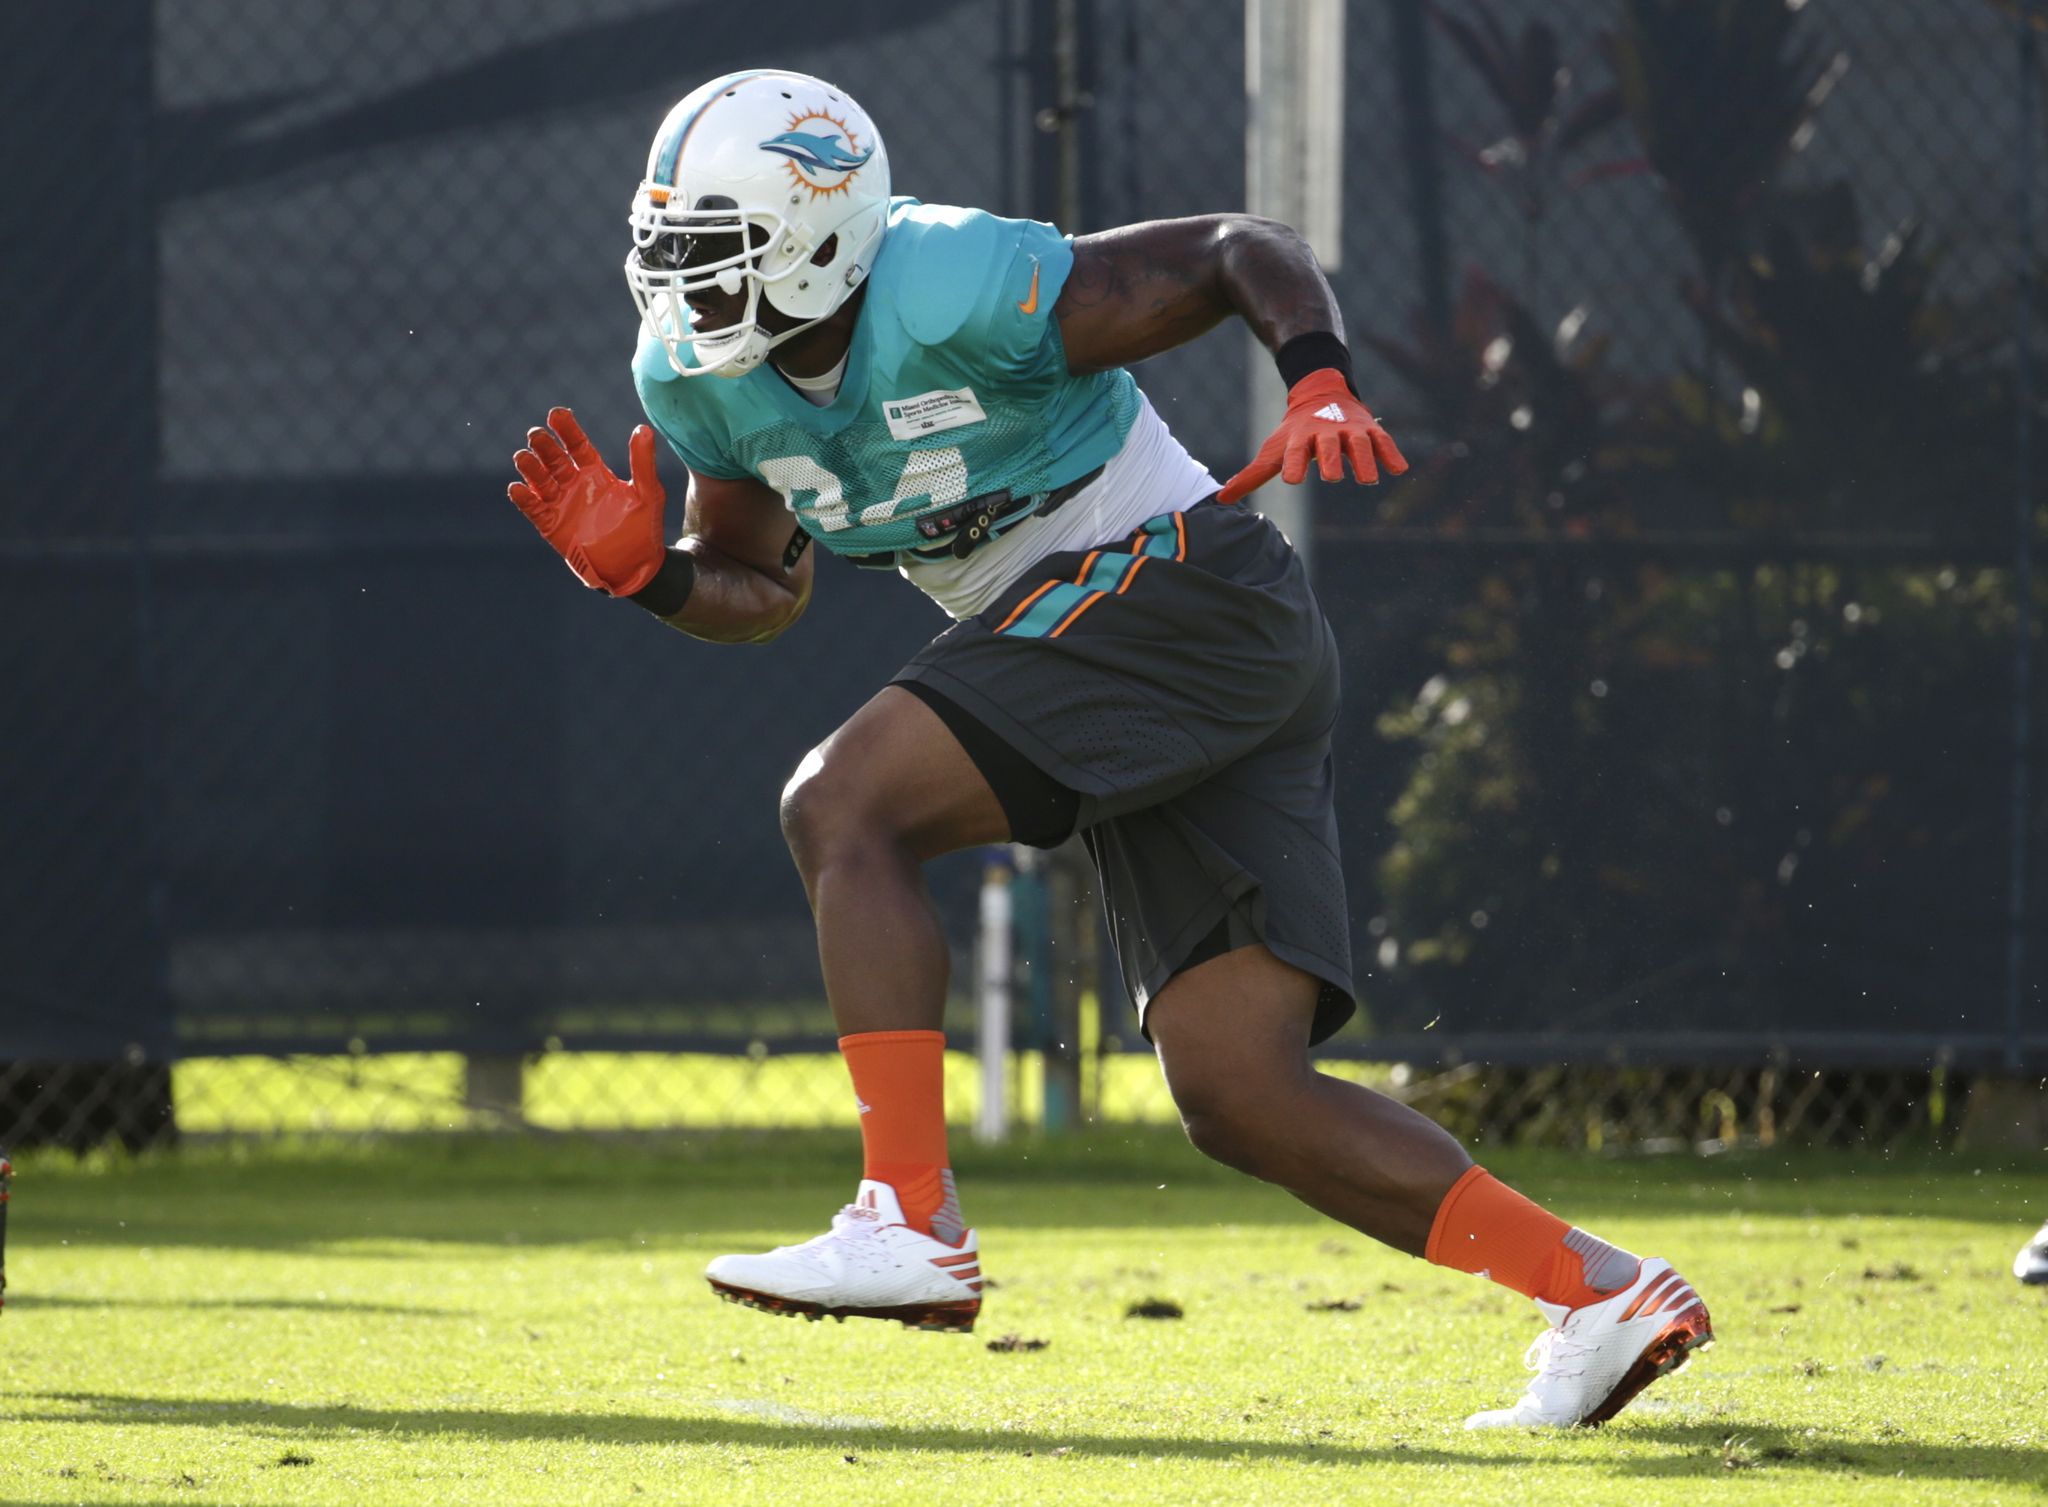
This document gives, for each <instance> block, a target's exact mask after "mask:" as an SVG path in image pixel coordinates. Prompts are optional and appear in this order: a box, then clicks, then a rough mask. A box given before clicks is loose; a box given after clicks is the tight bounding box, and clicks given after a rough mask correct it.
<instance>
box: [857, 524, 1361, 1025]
mask: <svg viewBox="0 0 2048 1507" xmlns="http://www.w3.org/2000/svg"><path fill="white" fill-rule="evenodd" d="M896 681H897V683H899V684H909V685H912V686H914V687H915V688H917V690H918V691H920V692H923V691H929V692H932V693H936V695H937V696H939V697H942V698H944V699H945V700H946V701H949V702H951V703H952V704H953V706H954V707H957V708H958V709H960V710H962V711H965V712H966V713H967V714H968V715H969V716H970V717H972V718H974V719H975V720H976V721H978V722H979V723H981V724H982V725H983V726H984V727H986V728H987V729H988V730H989V732H991V733H993V734H994V735H995V736H996V737H997V738H999V739H1000V740H1001V741H1002V742H1003V743H1004V744H1007V745H1008V746H1009V748H1011V749H1014V750H1015V751H1016V753H1018V754H1020V755H1022V756H1023V758H1024V759H1026V760H1028V761H1029V762H1030V764H1031V765H1032V766H1035V768H1036V769H1037V770H1039V771H1042V772H1043V773H1044V774H1046V775H1048V776H1050V777H1051V778H1052V780H1054V781H1057V782H1058V784H1060V785H1063V786H1065V787H1067V789H1069V790H1071V791H1074V792H1076V793H1077V794H1078V796H1079V800H1078V802H1077V803H1075V804H1074V806H1073V808H1072V809H1073V810H1074V812H1075V814H1074V818H1073V827H1074V828H1075V829H1077V830H1079V831H1080V833H1081V834H1082V836H1083V838H1084V840H1085V841H1086V842H1087V845H1088V851H1089V852H1090V854H1091V855H1092V856H1093V857H1094V859H1095V866H1096V870H1097V872H1098V873H1099V874H1100V876H1101V880H1102V891H1103V903H1104V907H1105V909H1106V911H1107V913H1108V918H1109V929H1110V936H1111V939H1112V941H1113V942H1114V944H1115V947H1116V953H1117V959H1118V962H1119V964H1120V965H1121V967H1122V969H1123V976H1124V983H1125V985H1126V987H1127V988H1129V990H1130V993H1131V998H1132V999H1133V1000H1134V1001H1135V1002H1136V1003H1137V1007H1138V1018H1139V1022H1140V1024H1141V1025H1142V1024H1143V1021H1144V1016H1145V1010H1146V1007H1147V1006H1148V1005H1149V1004H1150V1003H1151V1001H1152V999H1153V997H1154V996H1155V995H1157V994H1158V992H1159V990H1160V989H1161V988H1162V987H1163V986H1164V985H1165V983H1166V981H1167V980H1168V979H1170V978H1172V977H1173V975H1174V974H1175V973H1177V972H1179V971H1180V970H1181V969H1183V968H1185V967H1188V966H1190V963H1191V961H1200V960H1201V959H1202V958H1203V957H1207V956H1214V955H1216V954H1217V953H1219V952H1221V951H1225V950H1228V949H1232V948H1237V947H1243V946H1249V945H1251V944H1252V943H1254V942H1260V943H1264V944H1265V946H1266V947H1268V948H1270V949H1271V950H1272V951H1273V953H1274V954H1275V955H1277V956H1278V957H1280V958H1282V959H1284V960H1285V961H1287V962H1289V963H1292V964H1294V966H1296V967H1297V968H1300V969H1303V970H1304V971H1306V972H1308V973H1312V974H1314V975H1315V976H1316V977H1317V978H1319V979H1321V980H1322V981H1323V990H1322V995H1321V997H1320V999H1319V1000H1318V1001H1317V1006H1316V1017H1315V1023H1314V1028H1313V1031H1312V1035H1311V1039H1312V1040H1314V1041H1321V1040H1323V1039H1324V1038H1325V1037H1327V1036H1329V1035H1330V1034H1331V1033H1332V1032H1333V1031H1335V1030H1336V1029H1337V1028H1338V1027H1339V1026H1341V1025H1342V1024H1343V1023H1344V1022H1345V1021H1346V1020H1347V1019H1348V1018H1349V1017H1350V1015H1351V1013H1352V1010H1353V1009H1354V1003H1353V994H1352V986H1351V941H1350V930H1349V927H1348V925H1347V921H1346V908H1345V903H1344V873H1343V869H1342V867H1341V865H1340V864H1339V862H1338V855H1337V825H1336V816H1335V812H1334V810H1333V807H1332V802H1331V794H1332V777H1331V760H1330V730H1331V727H1332V725H1333V724H1334V723H1335V722H1336V720H1337V706H1338V699H1339V692H1338V669H1337V646H1336V642H1335V639H1334V638H1333V636H1332V634H1331V632H1330V626H1329V624H1328V623H1327V622H1326V621H1325V620H1324V618H1323V614H1322V609H1321V608H1320V607H1318V606H1317V605H1316V600H1315V596H1314V594H1313V593H1312V592H1311V591H1310V590H1309V584H1308V577H1307V574H1306V572H1305V571H1303V569H1302V567H1301V561H1300V559H1299V558H1298V557H1297V556H1296V555H1295V553H1294V550H1293V548H1292V546H1290V545H1289V544H1288V542H1287V540H1286V538H1285V537H1284V536H1283V535H1282V534H1281V533H1280V531H1279V530H1278V529H1277V528H1275V527H1274V526H1273V525H1272V524H1271V523H1268V522H1267V521H1266V519H1265V518H1264V517H1263V516H1261V515H1260V514H1258V513H1255V512H1251V511H1249V510H1247V509H1246V508H1243V507H1226V506H1223V505H1221V504H1219V503H1216V502H1213V501H1210V502H1204V503H1200V504H1198V505H1197V506H1195V507H1193V508H1191V509H1189V510H1188V511H1187V512H1185V513H1168V514H1163V515H1161V516H1160V517H1158V518H1154V519H1152V520H1150V521H1149V522H1148V523H1146V524H1145V525H1144V527H1142V528H1140V529H1139V530H1138V531H1137V532H1136V533H1135V534H1133V535H1132V536H1131V537H1130V538H1129V539H1126V540H1119V541H1117V542H1115V543H1113V544H1108V545H1105V546H1103V547H1102V548H1101V549H1097V550H1091V551H1088V552H1086V553H1082V552H1080V551H1068V552H1062V553H1059V554H1054V555H1048V556H1047V557H1046V558H1045V559H1043V560H1041V561H1040V562H1039V563H1038V564H1037V565H1036V566H1034V567H1032V569H1031V570H1030V571H1028V572H1027V573H1026V575H1025V578H1024V579H1022V580H1020V581H1018V582H1016V583H1015V584H1014V585H1012V586H1011V588H1010V589H1009V590H1008V591H1007V592H1005V593H1004V594H1003V596H1002V597H1001V598H999V599H998V600H997V601H996V603H995V604H994V605H993V606H991V607H990V608H989V609H988V610H987V611H986V612H984V613H982V614H981V615H980V616H978V617H974V618H969V619H967V620H966V621H964V622H960V623H956V624H955V625H954V626H953V627H952V628H950V629H948V630H947V631H946V632H945V633H942V634H941V635H939V637H938V638H936V639H934V640H933V641H932V642H931V643H930V644H929V645H928V646H926V648H925V649H924V650H923V652H921V653H920V654H918V655H917V656H916V657H915V658H914V659H912V660H911V661H910V663H909V664H907V665H905V666H904V667H903V670H902V672H901V673H900V674H898V675H897V677H896ZM942 714H943V712H942ZM948 720H952V719H950V718H949V719H948ZM962 741H963V743H965V742H967V741H968V740H967V739H963V740H962ZM969 752H970V754H972V753H974V749H973V748H972V747H971V746H970V748H969ZM977 763H979V764H982V766H983V768H984V771H985V772H986V770H987V767H988V766H987V763H986V761H984V760H982V759H980V758H977ZM990 783H991V784H992V785H994V784H996V780H995V778H993V777H991V780H990ZM998 793H999V794H1000V793H1001V790H1000V787H998ZM1006 806H1007V802H1006ZM1013 825H1014V823H1013ZM1021 835H1023V834H1022V833H1020V836H1021ZM1065 835H1067V834H1066V833H1064V832H1062V833H1057V834H1053V833H1040V834H1035V835H1034V836H1033V837H1032V838H1031V840H1033V841H1036V842H1038V843H1039V844H1040V845H1041V846H1050V845H1052V840H1055V839H1056V838H1058V837H1064V836H1065ZM1198 952H1199V956H1198Z"/></svg>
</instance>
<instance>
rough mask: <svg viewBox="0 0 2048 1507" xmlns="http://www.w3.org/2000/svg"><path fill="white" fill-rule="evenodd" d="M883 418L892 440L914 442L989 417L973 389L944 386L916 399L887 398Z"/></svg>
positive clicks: (921, 394)
mask: <svg viewBox="0 0 2048 1507" xmlns="http://www.w3.org/2000/svg"><path fill="white" fill-rule="evenodd" d="M882 417H883V418H885V419H887V420H888V421H889V434H890V437H891V438H893V439H899V440H914V439H917V438H919V437H920V436H922V435H927V434H937V433H938V432H939V431H940V430H942V429H958V428H960V427H961V426H962V425H965V424H979V423H980V422H982V420H984V419H986V418H987V417H988V414H987V412H986V411H985V410H984V409H983V408H982V406H981V400H980V399H979V398H977V397H975V395H974V389H973V388H971V387H942V388H939V389H937V390H935V391H933V392H921V393H919V394H918V395H917V396H916V397H914V398H884V399H883V400H882Z"/></svg>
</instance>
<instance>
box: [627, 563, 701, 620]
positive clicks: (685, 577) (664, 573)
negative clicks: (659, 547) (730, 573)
mask: <svg viewBox="0 0 2048 1507" xmlns="http://www.w3.org/2000/svg"><path fill="white" fill-rule="evenodd" d="M696 584H697V561H696V558H695V557H694V556H692V555H691V554H690V553H689V552H688V551H687V550H680V549H675V548H671V549H670V550H669V551H668V553H667V554H666V555H665V556H664V557H663V558H662V562H661V569H660V570H658V571H656V572H655V573H654V579H653V580H651V581H649V582H648V583H647V584H646V585H645V586H643V587H641V588H640V589H639V590H638V591H636V592H634V593H633V595H632V596H631V597H629V598H627V600H628V601H631V602H633V603H635V604H637V605H638V606H641V607H645V608H646V609H647V610H648V611H649V612H651V613H653V614H654V615H655V616H656V617H661V618H669V617H674V616H675V615H676V614H677V613H678V612H681V611H682V610H683V603H685V602H687V601H689V600H690V591H691V589H692V588H693V587H695V586H696Z"/></svg>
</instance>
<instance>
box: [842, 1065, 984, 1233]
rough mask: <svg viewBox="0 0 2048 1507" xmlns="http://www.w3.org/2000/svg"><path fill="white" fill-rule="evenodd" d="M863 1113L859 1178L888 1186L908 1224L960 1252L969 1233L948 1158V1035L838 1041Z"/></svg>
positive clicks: (855, 1099)
mask: <svg viewBox="0 0 2048 1507" xmlns="http://www.w3.org/2000/svg"><path fill="white" fill-rule="evenodd" d="M839 1051H840V1055H842V1056H843V1057H845V1058H846V1066H847V1068H848V1070H849V1071H851V1072H852V1074H853V1097H854V1102H855V1103H856V1104H858V1105H859V1106H860V1141H861V1150H862V1153H863V1160H862V1166H861V1176H862V1177H866V1178H872V1179H873V1180H874V1181H876V1182H878V1183H887V1184H888V1185H889V1186H890V1187H892V1188H894V1189H895V1190H896V1198H897V1200H898V1201H899V1202H900V1203H901V1204H902V1205H903V1222H904V1223H905V1224H907V1225H909V1226H910V1227H911V1228H912V1229H914V1230H922V1231H924V1233H925V1234H927V1235H930V1236H933V1237H934V1238H936V1239H939V1240H943V1241H945V1242H946V1243H947V1244H948V1245H957V1244H959V1242H960V1239H961V1237H962V1236H964V1235H965V1234H966V1233H967V1225H966V1222H965V1221H964V1220H962V1219H961V1217H960V1196H959V1194H957V1193H956V1192H954V1190H953V1171H952V1167H951V1165H950V1163H949V1162H948V1159H947V1156H946V1088H945V1064H946V1034H945V1032H943V1031H863V1032H861V1033H860V1034H859V1035H858V1036H842V1037H840V1038H839Z"/></svg>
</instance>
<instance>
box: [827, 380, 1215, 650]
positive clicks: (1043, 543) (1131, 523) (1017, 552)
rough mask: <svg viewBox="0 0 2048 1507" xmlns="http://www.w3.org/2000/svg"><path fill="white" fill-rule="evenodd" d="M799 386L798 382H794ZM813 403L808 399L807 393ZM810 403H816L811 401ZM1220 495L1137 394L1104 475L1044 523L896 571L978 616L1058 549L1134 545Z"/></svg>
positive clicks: (1031, 522) (1029, 522)
mask: <svg viewBox="0 0 2048 1507" xmlns="http://www.w3.org/2000/svg"><path fill="white" fill-rule="evenodd" d="M790 380H791V381H792V382H794V381H795V380H796V379H795V378H794V377H792V378H791V379H790ZM806 396H808V394H806ZM813 401H816V400H815V399H813ZM1215 490H1216V479H1215V478H1214V477H1212V476H1211V475H1210V474H1209V470H1208V467H1206V466H1204V465H1203V464H1202V463H1201V462H1200V461H1198V460H1196V459H1195V458H1194V457H1193V456H1192V455H1190V454H1188V452H1187V450H1186V448H1185V447H1184V446H1182V444H1181V442H1180V441H1179V440H1177V439H1175V438H1174V437H1173V431H1172V430H1171V429H1168V428H1167V427H1166V421H1165V420H1164V419H1162V418H1160V417H1159V415H1158V414H1157V413H1155V412H1153V410H1152V404H1151V402H1150V400H1149V399H1147V398H1146V397H1145V395H1144V394H1143V393H1142V392H1141V393H1139V395H1138V416H1137V418H1135V419H1134V420H1132V422H1131V432H1130V433H1129V434H1127V435H1125V436H1124V444H1123V448H1122V449H1121V450H1119V451H1117V453H1116V454H1115V455H1112V456H1111V457H1110V458H1109V462H1108V464H1106V465H1105V466H1104V467H1103V468H1102V474H1101V475H1100V476H1098V477H1096V478H1095V480H1093V481H1092V482H1090V483H1089V484H1088V485H1087V486H1086V487H1084V488H1082V489H1081V490H1080V491H1079V492H1077V493H1075V494H1074V495H1073V496H1072V497H1069V498H1068V499H1067V500H1066V501H1065V502H1064V503H1062V504H1060V506H1059V507H1058V508H1056V509H1054V510H1053V511H1052V512H1050V513H1048V514H1046V515H1045V516H1044V517H1043V518H1027V519H1026V520H1025V521H1024V522H1022V523H1020V524H1017V525H1016V526H1015V527H1013V528H1011V529H1010V530H1008V531H1007V532H1006V533H1003V534H999V535H998V536H997V537H996V538H994V539H993V540H991V541H990V542H989V543H987V544H984V545H982V546H981V548H979V549H977V550H976V551H975V552H974V553H973V554H971V555H969V556H968V557H967V558H966V559H964V560H955V559H953V558H952V557H951V556H950V555H949V556H946V557H945V558H943V559H938V560H918V559H914V558H911V557H909V556H905V557H903V558H905V559H909V560H910V563H909V564H907V565H903V566H901V567H899V568H900V569H901V571H902V573H903V578H904V579H905V580H906V581H908V582H910V584H911V585H913V586H915V587H917V589H918V590H920V591H922V592H923V593H924V594H925V595H926V596H928V597H930V598H931V599H932V600H933V601H935V602H937V603H938V604H939V605H940V606H941V607H943V608H945V609H946V613H947V615H948V616H950V617H952V618H955V619H959V618H969V617H973V616H974V615H975V614H976V613H977V612H982V611H985V610H987V608H988V604H989V603H991V602H993V601H994V600H995V599H996V598H997V597H999V596H1001V595H1002V594H1003V592H1004V591H1005V590H1007V589H1008V588H1009V585H1010V583H1011V582H1012V581H1015V580H1016V579H1017V578H1018V577H1019V576H1021V575H1023V574H1024V572H1025V571H1027V570H1029V569H1030V568H1031V567H1032V566H1034V565H1036V564H1037V563H1038V562H1039V561H1040V560H1043V559H1044V558H1045V557H1046V556H1047V555H1051V554H1057V553H1058V552H1059V551H1061V550H1083V549H1094V548H1095V547H1096V546H1097V545H1101V544H1108V543H1111V542H1113V541H1121V540H1123V539H1126V538H1129V537H1130V535H1131V534H1133V533H1134V532H1136V530H1137V527H1138V525H1139V524H1141V523H1143V522H1144V521H1145V520H1146V519H1147V518H1156V517H1158V516H1159V515H1160V514H1161V513H1180V512H1185V511H1186V510H1187V509H1189V508H1191V507H1193V506H1194V505H1195V504H1196V503H1198V502H1200V501H1201V500H1202V499H1203V498H1205V497H1207V496H1208V495H1209V494H1210V493H1212V492H1214V491H1215Z"/></svg>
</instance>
